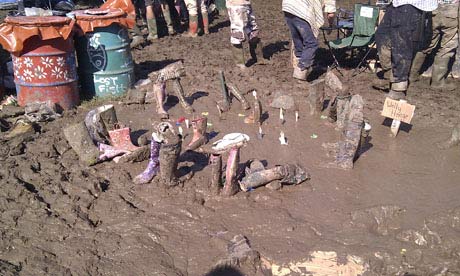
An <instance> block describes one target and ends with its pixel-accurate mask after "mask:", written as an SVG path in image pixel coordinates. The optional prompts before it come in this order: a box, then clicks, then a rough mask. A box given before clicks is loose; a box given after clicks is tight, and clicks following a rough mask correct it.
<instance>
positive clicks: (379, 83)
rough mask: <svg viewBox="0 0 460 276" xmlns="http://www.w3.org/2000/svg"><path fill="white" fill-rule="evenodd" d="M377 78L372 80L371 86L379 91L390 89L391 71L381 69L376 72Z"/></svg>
mask: <svg viewBox="0 0 460 276" xmlns="http://www.w3.org/2000/svg"><path fill="white" fill-rule="evenodd" d="M376 75H377V78H376V79H374V80H373V81H372V87H373V88H374V89H377V90H381V91H388V90H389V89H390V82H391V79H392V71H391V69H390V70H381V71H380V72H378V73H377V74H376Z"/></svg>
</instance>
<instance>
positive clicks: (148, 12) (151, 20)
mask: <svg viewBox="0 0 460 276" xmlns="http://www.w3.org/2000/svg"><path fill="white" fill-rule="evenodd" d="M145 18H146V19H147V27H148V29H149V35H148V36H147V40H148V41H150V42H152V41H153V40H155V39H158V31H157V21H156V19H155V13H154V12H153V0H146V1H145Z"/></svg>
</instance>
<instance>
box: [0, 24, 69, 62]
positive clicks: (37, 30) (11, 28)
mask: <svg viewBox="0 0 460 276" xmlns="http://www.w3.org/2000/svg"><path fill="white" fill-rule="evenodd" d="M74 24H75V21H74V20H72V19H70V18H67V17H60V16H46V17H40V16H16V17H10V16H9V17H7V18H5V23H3V24H1V25H0V44H2V46H3V48H4V49H5V50H7V51H8V52H10V53H13V54H15V55H19V54H20V52H21V51H22V49H23V47H24V43H25V41H26V40H27V39H28V38H30V37H32V36H36V35H37V36H39V37H40V38H41V39H42V40H47V39H54V38H63V39H64V40H67V38H68V37H69V36H70V34H71V33H72V29H73V25H74Z"/></svg>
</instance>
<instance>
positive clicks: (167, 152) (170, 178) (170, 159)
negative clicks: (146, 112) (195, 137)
mask: <svg viewBox="0 0 460 276" xmlns="http://www.w3.org/2000/svg"><path fill="white" fill-rule="evenodd" d="M162 135H163V137H164V140H163V144H162V145H161V148H160V176H161V180H162V181H163V183H164V184H165V185H166V186H168V187H173V186H176V185H178V184H180V180H179V179H178V177H177V165H178V159H179V155H180V152H181V148H182V137H180V135H177V134H176V133H175V131H174V130H173V128H172V126H170V127H169V128H167V129H164V132H163V134H162Z"/></svg>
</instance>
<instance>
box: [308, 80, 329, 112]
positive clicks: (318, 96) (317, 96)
mask: <svg viewBox="0 0 460 276" xmlns="http://www.w3.org/2000/svg"><path fill="white" fill-rule="evenodd" d="M308 92H309V94H308V104H309V106H310V115H312V116H313V115H315V114H320V113H321V112H322V111H323V106H324V96H325V91H324V79H318V80H314V81H313V82H312V83H311V84H310V85H309V86H308Z"/></svg>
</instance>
